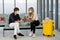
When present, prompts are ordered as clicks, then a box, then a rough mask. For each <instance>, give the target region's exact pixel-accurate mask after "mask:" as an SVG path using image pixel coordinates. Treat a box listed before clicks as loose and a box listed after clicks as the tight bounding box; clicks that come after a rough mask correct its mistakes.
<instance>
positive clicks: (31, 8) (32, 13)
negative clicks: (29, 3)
mask: <svg viewBox="0 0 60 40" xmlns="http://www.w3.org/2000/svg"><path fill="white" fill-rule="evenodd" d="M30 10H31V11H32V12H31V13H29V16H31V15H34V8H33V7H30V8H29V9H28V11H30Z"/></svg>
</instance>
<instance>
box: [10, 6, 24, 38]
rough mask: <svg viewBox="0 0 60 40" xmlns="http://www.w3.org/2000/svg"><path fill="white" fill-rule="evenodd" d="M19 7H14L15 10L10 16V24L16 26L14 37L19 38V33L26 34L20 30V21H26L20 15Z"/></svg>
mask: <svg viewBox="0 0 60 40" xmlns="http://www.w3.org/2000/svg"><path fill="white" fill-rule="evenodd" d="M18 12H19V8H17V7H16V8H14V12H13V13H11V14H10V16H9V26H10V27H13V28H14V36H13V37H14V38H15V39H17V35H19V36H24V35H23V34H21V33H20V30H19V22H24V21H23V20H22V19H21V18H20V17H19V14H18Z"/></svg>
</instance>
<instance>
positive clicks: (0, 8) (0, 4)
mask: <svg viewBox="0 0 60 40" xmlns="http://www.w3.org/2000/svg"><path fill="white" fill-rule="evenodd" d="M0 14H3V2H2V0H0Z"/></svg>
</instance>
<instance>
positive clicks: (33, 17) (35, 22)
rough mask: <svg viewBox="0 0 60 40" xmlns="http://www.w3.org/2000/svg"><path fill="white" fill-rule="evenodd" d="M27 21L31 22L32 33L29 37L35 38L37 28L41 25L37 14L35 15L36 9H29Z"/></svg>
mask: <svg viewBox="0 0 60 40" xmlns="http://www.w3.org/2000/svg"><path fill="white" fill-rule="evenodd" d="M27 19H28V20H29V21H30V28H31V32H30V34H29V36H32V37H35V27H36V26H38V25H39V23H40V22H39V20H38V17H37V16H36V14H35V13H34V8H33V7H30V8H29V9H28V15H27Z"/></svg>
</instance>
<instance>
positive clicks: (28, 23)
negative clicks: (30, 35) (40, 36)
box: [3, 14, 42, 37]
mask: <svg viewBox="0 0 60 40" xmlns="http://www.w3.org/2000/svg"><path fill="white" fill-rule="evenodd" d="M25 15H26V14H20V17H21V18H23V17H24V16H25ZM4 17H5V22H4V23H5V27H4V28H3V37H4V36H5V35H4V34H5V31H6V30H14V28H10V27H9V24H8V19H9V15H6V14H5V15H4ZM29 25H30V22H28V21H26V22H24V23H20V29H24V30H25V29H26V30H27V29H30V26H29ZM36 29H42V27H41V26H40V25H39V26H37V27H36Z"/></svg>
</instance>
